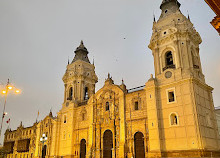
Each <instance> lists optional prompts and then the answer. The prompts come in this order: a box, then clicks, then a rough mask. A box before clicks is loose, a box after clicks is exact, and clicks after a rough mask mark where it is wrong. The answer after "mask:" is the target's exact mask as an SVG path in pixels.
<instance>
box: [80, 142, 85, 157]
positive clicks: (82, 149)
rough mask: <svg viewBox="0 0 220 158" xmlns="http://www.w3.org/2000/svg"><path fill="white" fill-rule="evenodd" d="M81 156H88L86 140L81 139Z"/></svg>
mask: <svg viewBox="0 0 220 158" xmlns="http://www.w3.org/2000/svg"><path fill="white" fill-rule="evenodd" d="M80 158H86V140H85V139H82V140H81V141H80Z"/></svg>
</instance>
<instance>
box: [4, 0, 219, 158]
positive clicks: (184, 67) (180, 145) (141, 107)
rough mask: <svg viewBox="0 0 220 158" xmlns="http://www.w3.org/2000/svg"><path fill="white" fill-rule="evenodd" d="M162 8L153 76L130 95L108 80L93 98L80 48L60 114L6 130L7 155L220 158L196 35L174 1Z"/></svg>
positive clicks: (93, 79) (92, 78) (153, 44)
mask: <svg viewBox="0 0 220 158" xmlns="http://www.w3.org/2000/svg"><path fill="white" fill-rule="evenodd" d="M160 9H161V10H162V12H161V16H160V18H159V20H158V21H156V20H154V23H153V33H152V38H151V40H150V43H149V48H150V49H151V50H152V54H153V58H154V68H155V75H154V76H153V75H151V77H150V78H149V80H148V81H147V82H146V84H145V86H141V87H137V88H133V89H130V90H127V88H126V85H125V84H124V82H123V81H122V83H121V85H116V84H114V81H113V79H112V77H111V76H110V74H108V77H107V79H106V80H105V83H104V85H103V87H102V88H101V89H100V90H98V91H97V92H95V85H96V83H97V82H98V78H97V76H96V73H95V66H94V64H91V63H90V61H89V59H88V56H87V55H88V50H87V49H86V47H85V46H84V44H83V42H81V44H80V46H79V47H78V48H77V49H76V50H75V57H74V59H73V60H72V62H71V63H68V65H67V68H66V72H65V74H64V76H63V82H64V87H65V90H64V101H63V104H62V108H61V110H60V111H59V112H58V113H57V116H56V117H54V116H53V115H52V113H51V112H50V114H49V115H48V116H46V117H45V119H44V120H42V121H40V122H36V123H35V124H34V125H33V126H32V127H29V128H24V127H23V125H22V124H21V125H20V126H19V127H18V129H17V130H14V131H11V130H7V131H6V133H5V140H4V146H5V148H6V150H7V151H8V154H7V157H8V158H29V157H31V158H33V157H42V158H45V157H46V158H49V157H51V158H56V157H59V158H147V157H149V158H156V157H158V158H160V157H220V141H219V134H218V127H217V122H216V117H215V112H214V104H213V97H212V90H213V88H212V87H210V86H208V85H207V84H206V82H205V76H204V74H203V72H202V65H201V61H200V54H199V45H200V44H201V42H202V40H201V37H200V35H199V33H198V32H197V31H196V30H195V28H194V26H193V24H192V23H191V21H190V19H189V18H187V17H185V16H184V15H183V14H182V13H181V11H180V3H179V2H178V1H177V0H163V1H162V4H161V6H160ZM42 135H45V136H44V137H46V138H47V139H46V140H45V141H42Z"/></svg>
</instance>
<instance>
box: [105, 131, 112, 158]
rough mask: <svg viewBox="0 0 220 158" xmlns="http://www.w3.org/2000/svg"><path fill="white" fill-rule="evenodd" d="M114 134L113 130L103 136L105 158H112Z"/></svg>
mask: <svg viewBox="0 0 220 158" xmlns="http://www.w3.org/2000/svg"><path fill="white" fill-rule="evenodd" d="M112 148H113V134H112V131H111V130H106V131H105V132H104V135H103V157H104V158H112Z"/></svg>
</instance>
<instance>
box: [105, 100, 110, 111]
mask: <svg viewBox="0 0 220 158" xmlns="http://www.w3.org/2000/svg"><path fill="white" fill-rule="evenodd" d="M109 110H110V107H109V102H106V103H105V111H109Z"/></svg>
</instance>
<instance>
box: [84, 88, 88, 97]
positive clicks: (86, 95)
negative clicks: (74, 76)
mask: <svg viewBox="0 0 220 158" xmlns="http://www.w3.org/2000/svg"><path fill="white" fill-rule="evenodd" d="M88 91H89V90H88V87H85V89H84V100H88V99H89V92H88Z"/></svg>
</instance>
